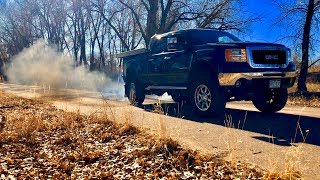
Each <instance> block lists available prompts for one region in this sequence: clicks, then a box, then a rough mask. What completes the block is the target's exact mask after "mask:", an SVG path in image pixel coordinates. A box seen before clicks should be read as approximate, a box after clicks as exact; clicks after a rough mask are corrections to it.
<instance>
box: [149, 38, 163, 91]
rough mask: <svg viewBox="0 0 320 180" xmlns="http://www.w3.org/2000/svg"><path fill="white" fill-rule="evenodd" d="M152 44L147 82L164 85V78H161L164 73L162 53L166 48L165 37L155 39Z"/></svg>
mask: <svg viewBox="0 0 320 180" xmlns="http://www.w3.org/2000/svg"><path fill="white" fill-rule="evenodd" d="M155 41H156V42H155V43H154V46H153V47H152V52H151V54H150V57H149V60H148V76H149V82H150V84H152V85H164V84H165V80H164V79H162V77H163V74H164V69H163V61H164V58H163V54H164V53H166V49H167V39H166V38H161V39H159V40H155Z"/></svg>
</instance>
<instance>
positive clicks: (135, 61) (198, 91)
mask: <svg viewBox="0 0 320 180" xmlns="http://www.w3.org/2000/svg"><path fill="white" fill-rule="evenodd" d="M117 57H118V58H122V59H123V78H124V81H125V94H126V96H127V97H128V98H129V100H130V102H131V104H133V105H141V104H142V103H143V101H144V99H145V95H146V94H147V93H153V94H157V95H161V94H163V93H164V92H168V94H170V95H171V96H172V98H173V100H174V101H185V102H188V103H190V104H191V105H192V106H193V109H194V111H195V112H196V113H198V114H199V115H205V116H207V115H217V114H219V113H223V112H224V109H225V105H226V102H228V101H242V100H245V101H252V102H253V104H254V106H255V107H256V108H257V109H258V110H260V111H262V112H277V111H280V110H281V109H282V108H283V107H284V106H285V105H286V102H287V98H288V91H287V88H289V87H292V86H293V84H294V82H295V79H296V73H295V71H296V66H295V65H294V63H293V62H292V59H291V51H290V49H288V48H286V47H285V46H283V45H280V44H271V43H255V42H243V41H241V40H240V39H238V38H237V37H235V36H233V35H231V34H230V33H227V32H223V31H215V30H206V29H189V30H179V31H174V32H169V33H166V34H161V35H155V36H153V37H152V39H151V42H150V45H149V47H148V48H147V49H139V50H134V51H129V52H124V53H121V54H118V55H117Z"/></svg>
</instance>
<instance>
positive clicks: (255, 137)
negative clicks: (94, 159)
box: [0, 84, 320, 179]
mask: <svg viewBox="0 0 320 180" xmlns="http://www.w3.org/2000/svg"><path fill="white" fill-rule="evenodd" d="M0 89H2V90H4V91H7V92H11V93H14V94H16V95H19V96H22V97H27V98H43V99H47V100H50V101H52V102H53V103H54V105H55V106H56V107H58V108H61V109H64V110H69V111H75V110H80V112H81V113H85V114H92V113H98V112H100V113H106V114H107V115H108V116H109V118H111V119H112V117H116V119H115V120H116V121H118V122H122V123H123V122H127V123H128V121H129V123H132V124H133V125H135V126H138V127H141V128H144V129H146V130H148V131H149V132H151V133H155V134H158V135H159V134H160V135H161V134H162V136H167V137H171V138H172V139H174V140H176V141H178V142H179V143H180V144H182V145H183V146H185V147H188V148H191V149H194V150H199V151H201V152H203V153H209V154H216V155H221V154H227V156H226V157H225V158H227V159H229V160H233V161H238V160H241V161H247V162H250V163H254V164H258V165H259V166H261V167H263V168H266V169H268V170H271V171H272V170H283V169H285V168H290V167H291V166H295V168H296V169H297V170H299V171H300V172H302V173H303V175H304V178H306V179H320V174H319V173H318V172H320V108H307V107H295V106H287V107H285V108H284V109H283V110H282V111H280V112H279V113H276V114H264V113H260V112H258V111H257V110H256V109H255V108H254V107H253V106H252V105H251V104H250V103H243V102H235V103H228V104H227V109H226V114H225V115H222V116H221V117H215V118H199V117H197V116H196V115H194V114H193V113H192V110H191V109H190V108H189V107H187V106H182V107H181V106H180V105H178V104H176V103H172V102H171V101H170V99H168V98H165V99H164V101H163V102H165V104H163V105H162V108H163V109H164V110H165V112H166V113H167V116H162V115H158V114H155V113H150V112H149V111H152V109H153V103H155V102H157V101H155V100H154V97H149V99H147V100H146V101H145V104H144V106H143V107H141V108H135V107H132V106H129V105H128V103H127V101H122V100H121V101H114V100H107V101H104V100H102V98H101V95H100V94H99V93H94V92H86V91H78V90H55V91H53V90H50V91H49V90H48V89H45V88H42V87H36V86H20V85H10V84H0ZM106 98H108V97H106ZM177 117H179V118H177ZM298 124H299V125H298ZM227 126H232V127H233V128H228V127H227ZM291 142H295V143H294V146H292V145H291ZM302 142H305V143H302Z"/></svg>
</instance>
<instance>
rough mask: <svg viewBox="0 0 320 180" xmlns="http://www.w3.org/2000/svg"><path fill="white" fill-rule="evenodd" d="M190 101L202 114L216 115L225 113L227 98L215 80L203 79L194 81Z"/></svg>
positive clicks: (197, 111) (195, 109)
mask: <svg viewBox="0 0 320 180" xmlns="http://www.w3.org/2000/svg"><path fill="white" fill-rule="evenodd" d="M190 102H191V104H192V106H193V109H194V111H195V112H196V113H197V114H198V115H200V116H216V115H219V114H222V113H224V110H225V106H226V100H225V98H224V93H223V91H222V90H221V88H220V87H219V85H218V84H217V83H216V82H214V81H213V80H201V81H197V82H195V83H193V85H192V87H191V92H190Z"/></svg>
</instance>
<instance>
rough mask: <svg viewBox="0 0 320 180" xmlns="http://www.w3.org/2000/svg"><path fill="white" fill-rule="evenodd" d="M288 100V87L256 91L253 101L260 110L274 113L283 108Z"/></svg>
mask: <svg viewBox="0 0 320 180" xmlns="http://www.w3.org/2000/svg"><path fill="white" fill-rule="evenodd" d="M287 100H288V90H287V89H266V90H259V91H256V92H255V94H254V98H253V99H252V102H253V105H254V106H255V107H256V108H257V109H258V110H259V111H261V112H266V113H274V112H277V111H280V110H281V109H283V108H284V107H285V105H286V104H287Z"/></svg>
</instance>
